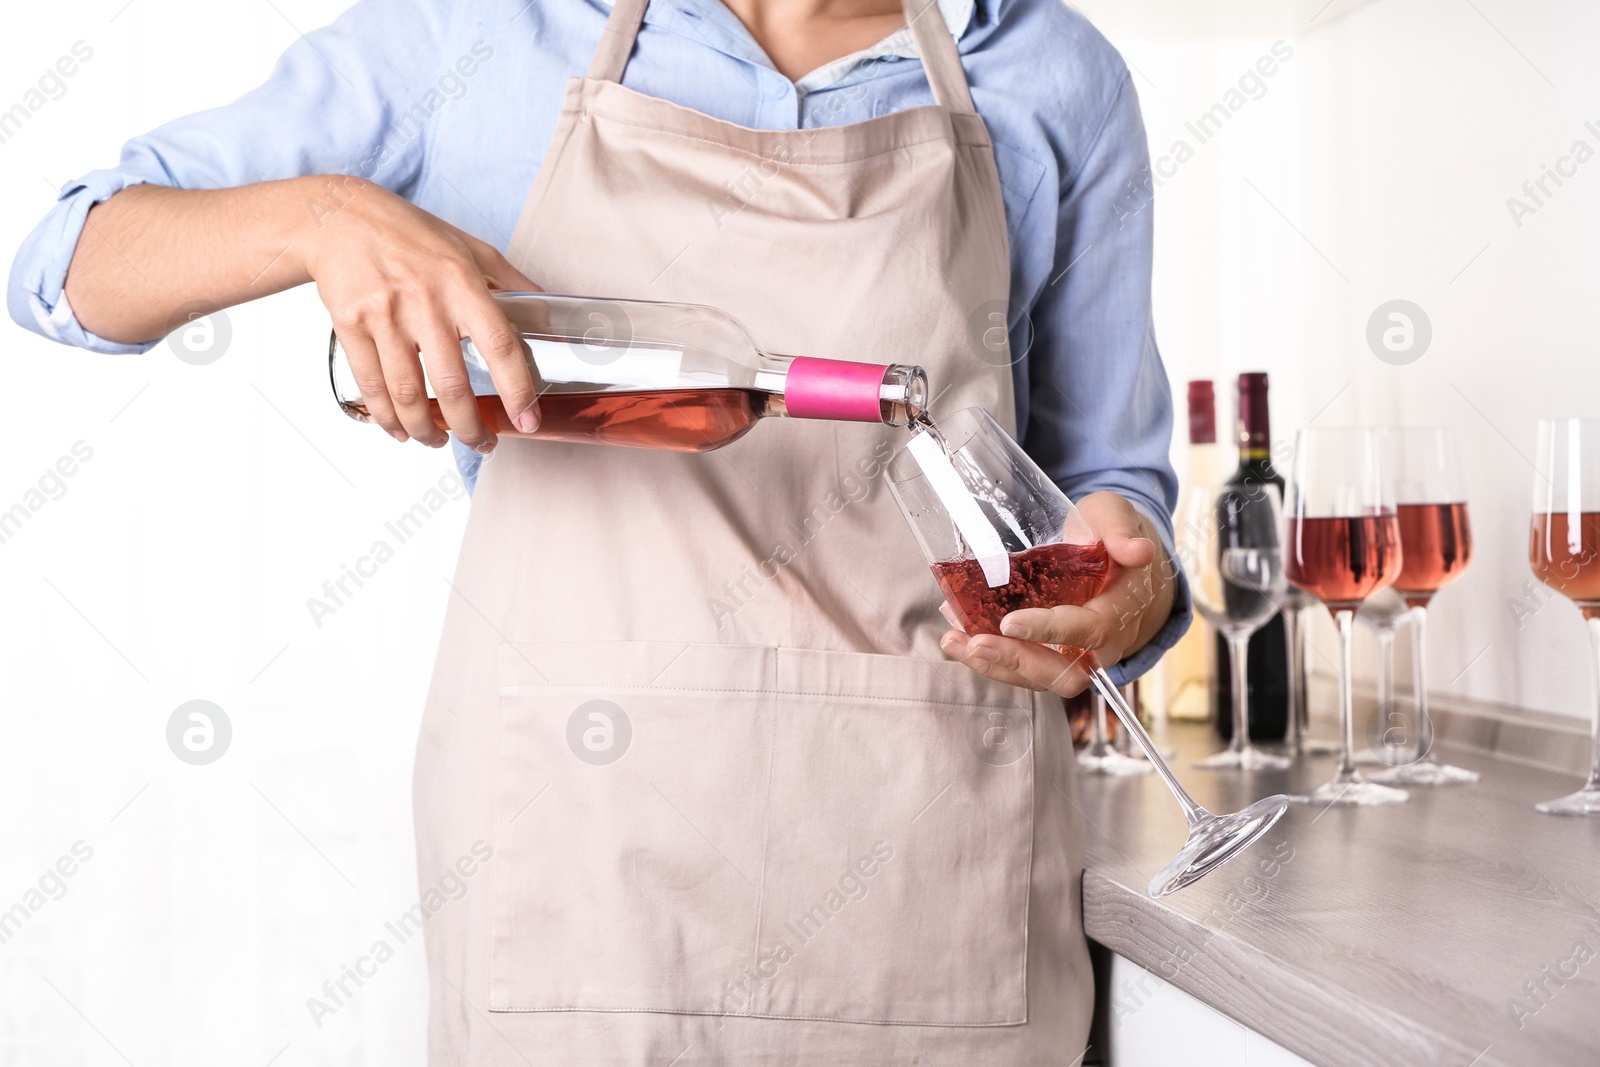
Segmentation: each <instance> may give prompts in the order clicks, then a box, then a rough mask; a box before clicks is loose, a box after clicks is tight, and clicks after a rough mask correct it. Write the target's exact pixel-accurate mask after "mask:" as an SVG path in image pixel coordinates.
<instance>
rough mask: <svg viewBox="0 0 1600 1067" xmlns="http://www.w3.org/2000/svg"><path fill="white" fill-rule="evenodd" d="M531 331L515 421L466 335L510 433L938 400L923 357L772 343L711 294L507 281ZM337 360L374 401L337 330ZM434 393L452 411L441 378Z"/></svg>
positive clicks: (484, 399)
mask: <svg viewBox="0 0 1600 1067" xmlns="http://www.w3.org/2000/svg"><path fill="white" fill-rule="evenodd" d="M494 299H495V302H496V303H497V304H499V305H500V309H501V310H502V311H504V312H505V314H506V317H507V318H508V319H509V320H510V322H511V325H512V327H513V328H514V329H516V330H517V332H518V333H519V334H520V336H521V343H522V349H523V356H524V358H525V360H526V361H527V365H528V368H529V370H530V371H531V372H532V373H533V378H534V384H535V387H536V388H537V389H538V393H539V413H540V420H539V428H538V429H537V430H535V431H534V432H533V433H532V434H524V433H522V432H521V431H519V430H517V429H516V427H515V426H513V425H512V423H511V419H510V416H508V415H507V414H506V411H505V407H504V405H503V404H502V403H501V401H500V397H499V395H498V394H497V392H496V389H495V384H494V379H493V378H492V377H491V376H490V373H489V365H488V363H487V361H486V360H485V359H484V357H483V356H482V354H481V353H479V352H478V349H477V347H476V346H475V345H474V344H473V343H472V341H471V339H470V338H469V339H467V340H464V341H463V342H462V343H461V351H462V356H463V358H464V359H465V361H466V366H467V374H468V378H469V379H470V382H471V385H472V391H473V393H474V394H476V397H477V406H478V411H479V412H480V413H481V415H482V417H483V419H484V421H485V422H486V423H487V424H488V425H489V426H491V427H493V429H494V431H495V432H496V433H497V434H501V435H503V436H506V437H531V438H533V439H534V440H540V441H572V442H582V443H595V444H613V445H630V446H634V447H639V448H656V449H666V450H670V451H675V452H708V451H710V450H711V449H714V448H721V447H722V446H723V445H727V444H731V443H732V442H734V441H737V440H738V439H739V438H740V437H743V436H744V435H745V434H746V433H748V432H749V431H750V429H751V428H752V427H754V426H755V424H756V420H758V419H761V418H767V417H773V416H789V417H793V418H801V419H839V420H845V421H853V422H877V423H887V424H889V425H891V426H905V425H909V424H910V423H911V421H912V420H913V419H915V418H916V417H917V416H918V415H919V414H920V413H921V412H922V409H923V406H924V404H925V403H926V402H927V395H928V379H927V375H926V374H924V373H923V371H922V368H920V367H914V366H908V365H904V364H882V363H857V362H854V361H852V360H838V359H818V358H814V357H810V356H798V357H796V356H782V355H777V354H774V353H770V352H764V351H762V350H761V349H760V348H758V347H757V346H756V344H755V342H754V341H752V340H751V339H750V335H749V334H748V333H746V332H745V329H744V327H743V326H741V325H740V324H739V323H738V321H737V320H735V319H734V318H733V317H731V316H729V315H727V314H726V313H724V312H722V311H718V310H717V309H716V308H712V307H706V306H704V305H700V304H668V303H656V302H651V301H644V300H597V299H590V298H587V297H576V296H561V295H557V294H554V293H496V294H495V295H494ZM328 369H329V374H330V377H331V378H332V381H333V393H334V396H335V398H336V399H337V400H338V401H339V406H340V407H341V408H343V409H344V411H345V413H346V414H348V415H350V416H351V417H352V418H355V419H358V420H360V421H363V422H370V421H371V412H370V411H369V409H368V407H367V404H366V402H365V401H364V400H363V399H362V396H361V389H360V387H359V386H358V385H357V384H356V381H355V376H354V374H353V373H352V372H351V369H350V362H349V359H348V357H347V356H346V354H345V351H344V348H343V346H342V345H340V344H339V339H338V336H337V335H335V336H334V337H333V338H332V340H331V341H330V343H329V348H328ZM428 406H429V408H430V410H431V411H432V412H433V419H434V422H435V423H436V424H437V425H438V426H439V427H440V428H441V429H449V426H448V425H447V424H446V423H445V420H444V417H443V414H442V412H441V410H440V407H439V402H438V401H437V400H436V399H435V398H434V397H433V391H432V386H431V384H430V386H429V396H428Z"/></svg>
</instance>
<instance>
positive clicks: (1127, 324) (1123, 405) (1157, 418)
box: [1023, 69, 1191, 684]
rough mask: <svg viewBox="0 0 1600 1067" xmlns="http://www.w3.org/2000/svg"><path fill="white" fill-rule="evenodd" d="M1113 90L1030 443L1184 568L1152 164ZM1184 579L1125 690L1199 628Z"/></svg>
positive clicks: (1071, 200) (1044, 337)
mask: <svg viewBox="0 0 1600 1067" xmlns="http://www.w3.org/2000/svg"><path fill="white" fill-rule="evenodd" d="M1112 85H1113V90H1112V94H1111V99H1110V103H1109V106H1108V107H1107V109H1106V111H1105V117H1104V120H1103V121H1102V122H1101V124H1100V128H1099V132H1098V133H1097V134H1096V135H1095V137H1094V138H1093V140H1092V141H1091V144H1092V147H1091V148H1090V149H1089V151H1088V152H1087V154H1086V155H1084V156H1083V157H1082V159H1081V161H1078V162H1077V165H1076V166H1075V167H1074V168H1073V169H1072V170H1071V171H1068V172H1064V173H1063V177H1062V188H1061V207H1060V211H1059V213H1058V215H1057V220H1058V226H1057V233H1056V252H1055V263H1054V267H1053V269H1052V271H1051V275H1050V277H1051V279H1052V280H1051V281H1050V282H1048V283H1047V284H1046V285H1045V286H1044V287H1043V290H1042V291H1041V292H1040V294H1039V295H1038V297H1037V299H1036V300H1035V302H1034V304H1033V306H1032V307H1031V309H1030V313H1029V318H1030V320H1031V323H1032V345H1031V347H1030V349H1029V352H1028V368H1027V370H1028V392H1029V418H1028V423H1027V429H1026V432H1025V437H1024V442H1023V443H1024V446H1025V447H1026V448H1027V450H1028V452H1029V454H1031V455H1032V456H1033V457H1034V458H1035V459H1036V460H1037V461H1038V462H1039V464H1040V466H1041V467H1043V468H1044V470H1045V471H1046V473H1048V474H1049V475H1050V476H1051V477H1052V478H1053V479H1055V481H1056V483H1057V484H1058V485H1060V486H1061V488H1062V489H1063V490H1065V492H1066V493H1067V495H1069V496H1071V497H1073V498H1074V499H1077V498H1079V497H1082V496H1086V495H1088V494H1089V493H1094V492H1098V491H1101V490H1110V491H1112V492H1116V493H1120V494H1121V495H1122V496H1124V497H1126V498H1127V499H1128V500H1129V501H1130V502H1131V503H1132V504H1133V506H1134V507H1135V508H1137V509H1138V510H1139V511H1140V512H1141V513H1143V514H1144V515H1145V516H1146V517H1148V518H1149V519H1150V520H1151V522H1152V523H1154V524H1155V526H1156V528H1157V529H1158V530H1159V531H1160V536H1161V541H1162V544H1163V545H1164V546H1165V547H1166V550H1167V554H1168V556H1169V557H1170V558H1171V559H1172V560H1173V561H1174V565H1175V566H1176V560H1177V552H1176V551H1175V548H1174V544H1173V530H1172V511H1173V508H1174V507H1175V506H1176V505H1177V493H1178V482H1177V476H1176V475H1175V474H1174V472H1173V470H1172V463H1171V459H1170V458H1169V451H1170V449H1171V444H1172V391H1171V389H1170V387H1169V386H1168V384H1167V374H1166V369H1165V368H1164V367H1163V366H1162V363H1161V353H1160V351H1159V350H1158V349H1157V347H1156V339H1155V331H1154V328H1153V326H1152V323H1151V309H1150V271H1151V259H1152V249H1153V236H1152V235H1153V219H1152V216H1153V214H1154V211H1153V208H1152V204H1151V200H1150V195H1149V194H1150V163H1149V160H1150V156H1149V149H1148V147H1147V145H1146V141H1145V131H1144V122H1143V119H1142V118H1141V117H1140V114H1139V102H1138V97H1137V94H1136V93H1135V91H1134V88H1133V85H1132V83H1131V82H1130V80H1129V79H1128V76H1127V72H1126V70H1125V69H1123V70H1122V72H1121V78H1120V80H1119V81H1117V82H1114V83H1112ZM1069 162H1072V161H1069ZM1176 578H1177V589H1176V591H1175V596H1174V598H1173V607H1172V614H1171V616H1170V617H1169V618H1168V620H1167V622H1166V625H1165V626H1163V627H1162V629H1161V630H1160V632H1158V633H1157V634H1156V635H1155V637H1154V638H1153V639H1152V640H1151V641H1150V643H1149V644H1147V645H1146V646H1145V647H1144V648H1142V649H1140V650H1139V651H1138V652H1136V653H1134V654H1133V655H1132V656H1130V657H1128V659H1126V660H1124V661H1123V662H1122V663H1121V664H1119V665H1118V666H1117V667H1116V668H1114V669H1113V670H1112V671H1111V676H1112V678H1113V680H1115V681H1116V682H1117V683H1118V684H1123V683H1125V682H1127V681H1129V680H1131V679H1133V678H1136V677H1138V676H1139V675H1141V674H1143V673H1144V672H1145V671H1147V670H1149V669H1150V667H1152V666H1153V665H1154V664H1155V662H1156V660H1158V659H1160V658H1161V655H1162V653H1164V652H1165V651H1166V650H1167V649H1169V648H1171V647H1172V646H1173V645H1174V644H1176V643H1177V641H1178V638H1180V637H1181V636H1183V633H1184V631H1186V630H1187V629H1188V628H1189V621H1190V614H1191V602H1190V596H1189V587H1188V582H1187V579H1186V578H1185V577H1184V575H1183V572H1182V570H1181V568H1179V569H1178V570H1177V576H1176Z"/></svg>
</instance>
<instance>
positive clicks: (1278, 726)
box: [1212, 372, 1289, 741]
mask: <svg viewBox="0 0 1600 1067" xmlns="http://www.w3.org/2000/svg"><path fill="white" fill-rule="evenodd" d="M1238 410H1239V421H1238V427H1239V466H1238V468H1237V469H1236V470H1235V471H1234V472H1233V475H1232V477H1230V478H1229V479H1228V480H1227V482H1226V483H1225V484H1227V485H1232V486H1238V487H1240V488H1242V489H1244V490H1246V491H1254V492H1262V491H1268V487H1269V486H1271V487H1276V489H1277V491H1278V493H1279V494H1280V499H1281V494H1282V493H1283V476H1282V475H1280V474H1279V473H1278V472H1277V470H1276V468H1274V467H1273V465H1272V434H1271V423H1270V420H1269V419H1268V416H1267V376H1266V375H1265V374H1262V373H1259V372H1254V373H1247V374H1241V375H1239V409H1238ZM1213 648H1214V655H1215V657H1216V658H1215V660H1214V661H1213V662H1214V666H1213V670H1212V677H1214V678H1215V679H1216V694H1217V699H1216V703H1215V704H1214V705H1213V711H1214V718H1213V722H1215V724H1216V728H1217V733H1218V734H1219V735H1221V737H1222V739H1223V740H1224V741H1231V740H1232V739H1233V715H1232V714H1231V713H1230V712H1229V709H1230V708H1232V707H1233V681H1232V677H1231V675H1232V672H1231V671H1230V670H1228V669H1227V667H1228V647H1227V644H1226V643H1225V642H1224V640H1223V638H1222V636H1221V635H1220V634H1219V635H1218V636H1217V639H1216V642H1215V644H1214V645H1213ZM1248 659H1249V662H1248V677H1247V679H1246V690H1247V692H1246V694H1245V700H1246V705H1245V706H1246V721H1247V722H1248V723H1249V724H1250V740H1252V741H1282V740H1283V739H1284V736H1285V735H1286V734H1287V733H1288V730H1289V635H1288V629H1287V627H1286V626H1285V625H1284V621H1283V613H1282V612H1281V611H1280V612H1278V613H1277V614H1275V615H1273V616H1272V618H1270V619H1268V620H1267V623H1266V625H1264V626H1262V627H1261V629H1259V630H1257V631H1256V632H1255V633H1254V634H1252V635H1251V637H1250V653H1249V657H1248Z"/></svg>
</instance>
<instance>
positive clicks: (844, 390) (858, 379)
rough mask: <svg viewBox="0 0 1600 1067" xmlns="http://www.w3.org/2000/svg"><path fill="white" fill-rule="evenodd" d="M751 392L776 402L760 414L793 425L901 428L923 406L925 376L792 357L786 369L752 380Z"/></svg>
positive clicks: (903, 369)
mask: <svg viewBox="0 0 1600 1067" xmlns="http://www.w3.org/2000/svg"><path fill="white" fill-rule="evenodd" d="M771 358H773V359H774V361H779V360H783V359H785V358H786V357H771ZM757 388H759V389H762V390H763V391H766V392H769V393H772V394H775V399H776V400H777V402H774V401H772V400H769V402H768V410H767V411H766V412H765V414H769V415H787V416H789V417H791V418H797V419H833V420H839V421H844V422H880V423H887V424H888V425H890V426H906V425H909V424H910V422H911V420H912V419H914V418H915V417H916V416H918V415H919V414H921V413H922V412H923V410H924V409H925V408H926V405H927V402H928V376H927V374H926V373H925V372H924V371H923V370H922V368H921V367H915V366H910V365H908V364H902V363H890V364H884V363H856V362H853V361H851V360H842V359H819V358H816V357H814V356H796V357H794V358H792V359H788V362H787V365H786V366H782V367H781V368H774V369H773V371H771V372H766V373H763V374H761V375H758V379H757Z"/></svg>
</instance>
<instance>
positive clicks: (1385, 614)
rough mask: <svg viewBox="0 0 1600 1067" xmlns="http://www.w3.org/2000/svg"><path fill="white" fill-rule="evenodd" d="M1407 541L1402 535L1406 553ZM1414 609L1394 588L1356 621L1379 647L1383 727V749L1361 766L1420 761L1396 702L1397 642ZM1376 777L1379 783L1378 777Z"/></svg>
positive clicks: (1363, 758)
mask: <svg viewBox="0 0 1600 1067" xmlns="http://www.w3.org/2000/svg"><path fill="white" fill-rule="evenodd" d="M1404 540H1405V539H1404V537H1403V536H1402V538H1401V551H1402V552H1404ZM1410 610H1411V609H1410V608H1408V607H1406V602H1405V598H1404V597H1402V596H1401V595H1400V594H1399V593H1397V592H1395V591H1394V588H1393V587H1392V586H1391V587H1389V588H1385V589H1379V590H1378V591H1377V592H1375V593H1373V594H1372V595H1371V596H1369V597H1367V599H1366V600H1364V601H1362V602H1361V607H1360V608H1359V609H1358V610H1357V611H1356V621H1357V622H1359V623H1362V624H1364V625H1365V626H1366V627H1367V629H1369V630H1371V631H1372V640H1373V643H1374V644H1376V645H1377V646H1378V657H1377V658H1378V721H1379V723H1381V724H1382V725H1381V729H1380V730H1379V733H1378V744H1379V745H1380V746H1381V747H1379V748H1372V749H1370V750H1369V752H1367V753H1363V754H1362V755H1359V756H1357V757H1355V761H1356V762H1357V763H1382V764H1388V765H1393V764H1396V763H1401V762H1407V763H1409V762H1410V761H1411V760H1413V759H1415V758H1416V751H1417V746H1416V733H1415V731H1413V730H1407V729H1406V720H1405V719H1404V718H1402V717H1401V716H1400V713H1399V711H1398V710H1397V709H1396V707H1395V700H1394V639H1395V635H1396V634H1397V633H1399V631H1400V627H1401V626H1402V625H1404V624H1405V621H1406V618H1407V616H1408V614H1409V612H1410ZM1372 777H1373V779H1374V780H1376V779H1377V777H1378V776H1377V775H1373V776H1372Z"/></svg>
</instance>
